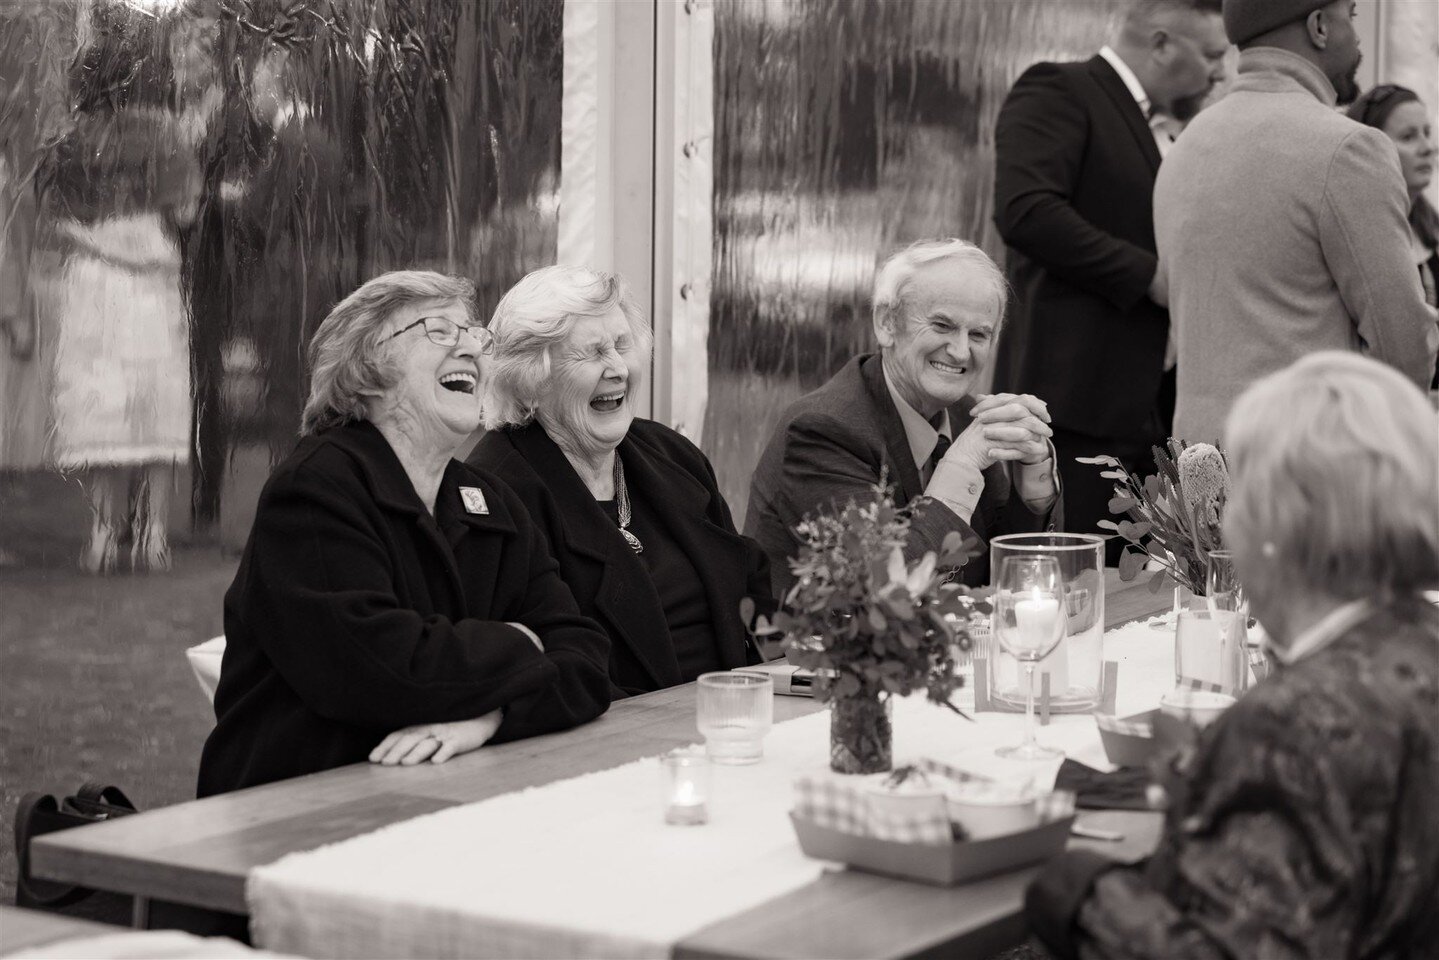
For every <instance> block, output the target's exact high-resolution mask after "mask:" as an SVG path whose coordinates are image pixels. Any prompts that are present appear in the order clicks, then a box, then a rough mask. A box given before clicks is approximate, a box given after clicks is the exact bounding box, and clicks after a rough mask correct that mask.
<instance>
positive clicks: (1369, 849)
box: [1027, 352, 1439, 960]
mask: <svg viewBox="0 0 1439 960" xmlns="http://www.w3.org/2000/svg"><path fill="white" fill-rule="evenodd" d="M1226 437H1227V442H1228V447H1229V457H1230V465H1231V468H1232V470H1233V479H1234V493H1233V496H1232V497H1231V499H1230V500H1229V504H1228V507H1227V510H1226V513H1225V516H1224V533H1225V539H1226V541H1227V542H1228V544H1229V545H1230V546H1231V547H1232V548H1233V550H1234V553H1235V560H1236V563H1237V564H1238V568H1239V572H1240V575H1241V577H1242V579H1243V582H1244V586H1245V589H1246V591H1247V592H1248V595H1249V598H1250V604H1251V611H1252V612H1253V613H1254V614H1255V616H1257V617H1258V618H1259V620H1260V621H1261V622H1262V623H1263V624H1264V627H1265V630H1266V632H1267V635H1268V637H1269V638H1270V640H1269V649H1268V652H1269V654H1270V657H1271V660H1273V661H1274V662H1275V670H1274V672H1272V673H1271V674H1270V676H1269V678H1268V679H1266V680H1264V681H1263V682H1261V683H1260V684H1259V685H1258V686H1256V687H1254V688H1253V689H1252V690H1250V692H1249V693H1247V694H1246V695H1245V696H1244V697H1243V699H1241V700H1240V701H1239V702H1238V703H1237V704H1236V705H1235V706H1233V707H1231V708H1230V709H1229V710H1228V711H1227V712H1226V713H1225V714H1224V715H1223V716H1221V717H1220V718H1219V719H1218V720H1217V721H1215V722H1214V723H1213V724H1211V725H1210V726H1209V727H1207V728H1206V729H1205V730H1204V732H1203V734H1202V735H1201V738H1200V741H1199V743H1198V747H1197V749H1196V750H1194V751H1192V752H1191V753H1189V754H1187V755H1185V756H1182V757H1181V758H1180V760H1178V761H1177V762H1176V764H1175V765H1174V768H1173V770H1172V771H1171V776H1170V778H1169V782H1168V783H1166V784H1164V786H1165V787H1166V790H1167V793H1168V798H1169V806H1168V810H1167V812H1166V821H1165V830H1164V834H1163V836H1162V837H1161V839H1160V842H1159V847H1158V849H1157V850H1156V851H1155V853H1154V855H1153V856H1152V857H1151V858H1150V859H1149V860H1148V861H1147V862H1145V863H1142V864H1140V865H1137V866H1124V865H1120V864H1117V863H1113V862H1111V861H1108V860H1106V859H1104V858H1103V857H1100V856H1098V855H1096V854H1094V853H1090V852H1073V853H1067V854H1064V855H1062V856H1061V857H1059V858H1058V859H1056V860H1055V861H1052V862H1051V863H1050V865H1049V866H1048V867H1047V868H1046V870H1045V871H1044V872H1043V873H1042V874H1041V875H1040V878H1039V879H1038V880H1037V881H1036V882H1035V884H1034V885H1033V886H1032V887H1031V888H1030V891H1029V898H1028V903H1027V910H1028V915H1029V920H1030V923H1031V926H1032V927H1033V929H1034V930H1035V932H1036V933H1037V934H1038V935H1039V936H1040V938H1041V939H1042V940H1044V942H1045V943H1046V945H1048V947H1049V948H1050V950H1051V951H1053V953H1054V954H1055V956H1057V957H1060V958H1069V957H1083V958H1100V957H1169V958H1181V957H1206V958H1207V957H1215V958H1219V957H1225V958H1228V957H1233V958H1241V957H1313V958H1320V957H1323V958H1339V957H1347V958H1380V957H1384V958H1411V957H1412V958H1415V960H1418V958H1420V957H1433V956H1435V955H1436V948H1439V909H1436V903H1435V892H1436V891H1439V817H1436V816H1435V815H1434V798H1435V797H1436V796H1439V606H1436V605H1435V604H1434V603H1432V602H1430V600H1429V599H1426V598H1425V597H1424V595H1423V594H1424V591H1426V590H1432V589H1435V588H1436V587H1439V510H1436V509H1435V505H1436V503H1439V417H1436V414H1435V412H1434V411H1433V410H1432V409H1431V408H1430V407H1429V404H1428V402H1427V400H1426V399H1425V397H1424V395H1423V393H1421V392H1420V391H1419V389H1418V388H1417V387H1416V386H1415V385H1414V384H1412V383H1411V382H1409V380H1408V379H1407V378H1406V377H1405V376H1404V375H1403V374H1401V373H1399V372H1398V371H1396V370H1394V369H1393V368H1392V367H1388V366H1386V365H1384V364H1382V363H1380V362H1378V361H1376V360H1370V359H1367V358H1364V357H1360V356H1358V355H1355V354H1348V353H1337V352H1325V353H1316V354H1313V355H1311V356H1309V357H1306V358H1304V359H1302V360H1300V361H1298V362H1296V363H1294V364H1293V365H1292V366H1290V367H1288V368H1286V369H1284V370H1281V371H1279V372H1278V373H1274V374H1271V375H1269V376H1267V377H1264V378H1262V379H1260V380H1259V381H1257V382H1256V383H1255V384H1254V385H1253V386H1251V387H1250V388H1249V389H1248V390H1246V391H1245V392H1244V393H1243V394H1242V395H1241V396H1240V398H1239V399H1238V401H1237V402H1236V403H1235V405H1234V409H1233V411H1232V412H1231V413H1230V415H1229V419H1228V423H1227V429H1226Z"/></svg>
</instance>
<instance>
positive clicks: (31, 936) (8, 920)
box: [0, 905, 124, 956]
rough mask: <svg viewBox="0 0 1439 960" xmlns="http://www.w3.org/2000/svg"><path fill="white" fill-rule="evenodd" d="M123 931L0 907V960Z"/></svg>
mask: <svg viewBox="0 0 1439 960" xmlns="http://www.w3.org/2000/svg"><path fill="white" fill-rule="evenodd" d="M123 929H124V928H123V927H116V926H112V925H111V924H108V923H96V922H95V921H93V920H78V919H76V918H75V917H67V916H64V915H63V914H59V913H45V912H43V911H40V910H22V909H20V908H19V907H10V906H3V905H0V956H9V955H10V954H12V953H15V952H17V951H19V950H27V949H30V948H31V947H42V946H45V945H46V944H50V943H56V942H57V941H60V940H71V939H74V938H76V937H99V936H103V935H105V934H107V933H119V932H121V931H122V930H123Z"/></svg>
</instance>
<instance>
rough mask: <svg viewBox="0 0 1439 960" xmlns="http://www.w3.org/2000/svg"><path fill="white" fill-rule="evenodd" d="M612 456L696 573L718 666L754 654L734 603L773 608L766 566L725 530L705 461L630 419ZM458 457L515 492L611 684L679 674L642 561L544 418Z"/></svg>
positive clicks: (665, 679)
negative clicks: (606, 659)
mask: <svg viewBox="0 0 1439 960" xmlns="http://www.w3.org/2000/svg"><path fill="white" fill-rule="evenodd" d="M618 454H619V457H620V459H621V461H622V462H623V463H624V468H625V484H626V485H627V486H628V488H629V491H630V497H631V499H633V500H640V501H643V502H644V503H646V504H647V505H648V506H649V507H650V508H651V509H652V510H653V511H654V512H655V513H656V514H658V515H659V517H660V519H661V520H662V522H663V523H664V524H665V527H666V529H667V530H668V531H669V534H670V536H672V537H673V538H674V540H675V542H676V543H678V544H679V546H680V548H681V549H682V550H684V552H685V554H686V556H688V557H689V559H690V562H691V563H693V564H694V566H695V570H696V571H698V573H699V577H700V581H701V583H702V585H703V587H704V591H705V596H706V599H707V600H708V601H709V608H710V617H711V623H712V626H713V630H714V636H715V641H716V643H717V645H718V648H719V658H720V664H721V665H722V666H723V667H724V668H725V669H731V668H734V667H742V666H746V665H747V664H751V663H755V662H758V660H759V656H758V653H757V652H756V651H755V648H754V645H753V642H752V641H751V639H750V636H749V633H748V630H747V625H746V624H745V623H744V622H742V621H741V619H740V613H739V605H740V600H741V599H743V598H745V597H750V598H752V599H754V600H755V604H756V607H757V609H758V610H759V611H761V612H764V611H766V610H772V609H773V608H774V603H773V601H772V600H771V598H770V588H769V564H768V560H767V559H766V558H765V554H764V552H763V551H762V550H761V549H760V548H759V545H758V544H756V543H755V542H754V541H753V540H750V539H749V538H747V537H743V536H741V535H740V534H739V533H738V531H736V530H735V525H734V521H733V520H732V519H731V518H730V512H729V507H728V505H726V504H725V500H724V497H723V496H722V495H721V494H720V491H719V485H718V483H717V481H716V480H715V474H714V468H713V467H711V466H710V462H709V460H708V459H706V457H705V455H704V454H703V453H702V452H700V449H699V448H698V447H696V446H695V445H694V444H693V443H691V442H690V441H689V440H686V439H685V438H684V437H683V436H681V435H680V434H679V433H677V432H676V431H674V430H671V429H670V428H669V427H666V426H664V425H663V424H660V423H656V422H655V421H653V420H644V419H638V418H637V419H636V420H635V421H634V422H633V423H632V424H631V425H630V429H629V433H628V434H627V435H626V436H625V439H624V440H622V441H621V442H620V445H619V448H618ZM469 462H470V463H471V464H473V465H476V466H480V467H483V468H485V469H486V470H489V471H491V472H493V473H494V474H495V475H496V476H498V477H500V478H501V479H502V480H504V481H505V482H506V483H508V484H509V485H510V486H511V487H512V488H513V489H514V490H515V492H516V493H517V494H518V495H519V497H520V499H521V500H522V501H524V504H525V507H526V508H527V509H528V510H529V512H530V515H531V516H533V517H534V518H535V520H536V522H538V523H539V525H540V527H541V528H542V529H543V530H544V531H545V534H546V536H548V538H549V542H550V547H551V549H552V550H553V551H554V554H555V557H556V559H558V560H559V564H560V575H561V576H562V577H563V578H564V580H565V583H567V584H568V585H569V587H570V589H571V590H572V591H574V595H575V599H576V600H577V601H578V602H579V605H580V609H581V610H582V611H583V612H584V613H585V615H586V616H589V617H593V618H594V619H595V620H597V621H599V623H600V625H601V626H603V627H604V628H605V630H607V631H608V632H609V635H610V639H611V641H612V642H613V646H612V648H611V650H610V677H611V678H612V680H613V681H614V684H615V687H616V690H615V694H616V695H617V696H620V695H632V694H636V693H643V692H646V691H649V690H658V689H661V688H663V687H671V686H674V685H675V684H678V683H680V682H681V681H682V678H681V676H680V668H679V662H678V660H677V659H676V657H675V651H674V645H673V643H672V642H671V640H670V634H669V626H668V624H667V623H666V622H665V618H664V610H663V608H662V607H661V606H660V599H659V595H658V593H657V592H656V591H655V588H654V584H653V582H652V581H651V580H650V576H649V572H648V571H647V570H646V569H645V565H644V561H643V560H642V559H641V558H640V557H639V556H637V555H636V554H635V553H634V551H633V550H631V549H630V547H629V545H628V544H626V543H625V541H624V538H623V537H621V536H620V533H619V530H618V529H617V528H616V527H615V524H614V521H613V520H611V519H610V518H609V516H608V515H606V514H605V512H604V510H603V509H602V508H601V507H600V506H599V504H598V503H596V502H595V498H594V495H593V494H592V493H590V491H589V489H588V488H587V487H586V486H585V484H584V481H582V480H581V479H580V477H579V474H577V473H576V472H575V470H574V468H573V467H572V466H570V462H569V461H568V460H567V459H565V455H564V453H563V452H562V451H561V450H560V448H559V447H558V446H557V445H556V444H555V442H554V441H553V440H551V439H550V436H549V434H547V433H546V432H545V430H544V428H543V427H541V426H540V425H539V424H538V423H531V424H529V425H528V426H525V427H520V428H517V429H512V430H496V431H492V432H490V433H488V434H486V435H485V437H484V438H483V439H481V440H480V442H479V444H478V445H477V446H476V447H475V450H474V452H473V453H472V454H471V455H470V459H469Z"/></svg>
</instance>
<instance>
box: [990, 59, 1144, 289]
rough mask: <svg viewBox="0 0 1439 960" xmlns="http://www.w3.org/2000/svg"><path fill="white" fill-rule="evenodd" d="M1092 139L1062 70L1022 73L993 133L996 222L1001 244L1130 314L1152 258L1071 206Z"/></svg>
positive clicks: (1043, 67)
mask: <svg viewBox="0 0 1439 960" xmlns="http://www.w3.org/2000/svg"><path fill="white" fill-rule="evenodd" d="M1090 135H1091V132H1090V127H1089V120H1088V111H1087V109H1086V108H1085V106H1084V104H1082V103H1081V102H1080V101H1079V100H1078V98H1076V97H1075V96H1074V94H1073V93H1072V92H1071V91H1070V89H1069V80H1068V79H1067V77H1066V76H1065V74H1064V72H1063V71H1062V70H1061V69H1060V67H1059V66H1058V65H1056V64H1052V63H1041V64H1036V65H1035V66H1033V67H1031V68H1030V69H1028V70H1026V71H1025V72H1024V74H1023V75H1022V76H1021V77H1020V78H1019V80H1018V81H1016V82H1015V84H1014V87H1013V89H1011V90H1010V92H1009V96H1008V97H1007V98H1006V99H1005V101H1004V106H1003V107H1002V108H1001V109H1000V112H999V122H998V125H997V127H996V129H995V176H994V222H995V225H996V226H997V227H998V228H999V233H1000V236H1002V237H1003V238H1004V242H1005V243H1007V244H1009V246H1011V247H1013V248H1014V249H1015V250H1018V251H1019V252H1020V253H1022V254H1024V255H1025V256H1026V257H1028V258H1030V259H1031V260H1033V261H1034V262H1035V263H1037V264H1039V265H1040V266H1042V267H1044V269H1045V270H1047V271H1048V272H1049V273H1051V274H1053V275H1054V276H1056V277H1058V278H1060V279H1062V280H1064V281H1065V282H1066V283H1070V284H1072V285H1074V286H1076V287H1078V288H1080V289H1081V290H1085V291H1087V292H1089V293H1091V294H1094V295H1095V296H1099V297H1103V298H1104V299H1106V300H1108V301H1109V302H1110V303H1112V304H1114V306H1115V307H1116V308H1118V309H1120V310H1128V309H1130V308H1131V307H1133V306H1134V305H1135V304H1137V303H1138V302H1139V301H1140V300H1141V299H1142V298H1144V297H1145V296H1146V294H1147V293H1148V290H1149V283H1150V281H1151V280H1152V279H1153V277H1154V272H1155V269H1156V266H1157V258H1156V257H1155V255H1154V254H1153V253H1152V252H1150V251H1148V250H1145V249H1144V248H1143V247H1140V246H1138V245H1136V244H1133V243H1130V242H1129V241H1127V240H1121V239H1120V238H1118V237H1116V236H1114V235H1113V234H1110V233H1107V232H1105V231H1104V230H1101V229H1099V228H1098V227H1096V226H1095V225H1094V224H1092V223H1090V222H1089V221H1088V220H1086V219H1085V218H1084V217H1083V216H1082V215H1081V214H1080V213H1079V211H1078V210H1076V209H1075V207H1074V204H1073V202H1072V200H1073V197H1074V193H1075V188H1076V185H1077V184H1078V182H1079V179H1080V177H1081V175H1082V174H1083V166H1084V154H1085V143H1086V141H1087V140H1088V138H1089V136H1090Z"/></svg>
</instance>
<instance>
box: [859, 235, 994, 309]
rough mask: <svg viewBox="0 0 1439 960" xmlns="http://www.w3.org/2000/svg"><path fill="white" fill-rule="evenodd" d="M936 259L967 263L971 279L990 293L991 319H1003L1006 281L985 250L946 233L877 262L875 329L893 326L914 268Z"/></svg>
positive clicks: (916, 268)
mask: <svg viewBox="0 0 1439 960" xmlns="http://www.w3.org/2000/svg"><path fill="white" fill-rule="evenodd" d="M939 260H949V261H952V262H953V264H954V266H955V268H956V269H960V268H963V267H970V268H972V269H973V272H974V275H975V282H976V283H979V284H983V285H984V286H986V287H988V288H989V290H990V291H991V293H992V294H993V296H994V319H995V322H996V323H997V324H998V323H1003V322H1004V307H1005V303H1006V301H1007V300H1008V298H1009V284H1008V283H1006V282H1005V279H1004V273H1003V272H1002V271H1001V270H1000V269H999V266H998V265H997V264H995V262H994V261H993V260H991V259H990V258H989V254H987V253H985V252H984V251H983V250H981V249H980V248H979V247H977V246H975V245H974V244H972V243H970V242H969V241H968V240H959V239H957V238H955V237H949V238H945V239H939V240H919V241H916V242H914V243H911V244H910V245H909V246H907V247H905V248H904V249H903V250H901V251H899V252H898V253H895V254H892V255H891V256H890V257H889V259H887V260H885V261H884V263H883V264H881V265H880V268H879V270H878V271H877V272H876V273H875V276H874V326H875V329H876V330H878V329H880V328H882V327H883V328H886V329H889V330H895V329H897V327H896V324H897V322H898V320H899V319H900V315H901V314H902V313H903V310H904V298H905V294H906V293H907V291H908V288H909V285H910V283H911V281H913V279H914V275H915V272H916V271H918V269H919V268H920V267H923V266H926V265H928V264H931V263H934V262H936V261H939Z"/></svg>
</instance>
